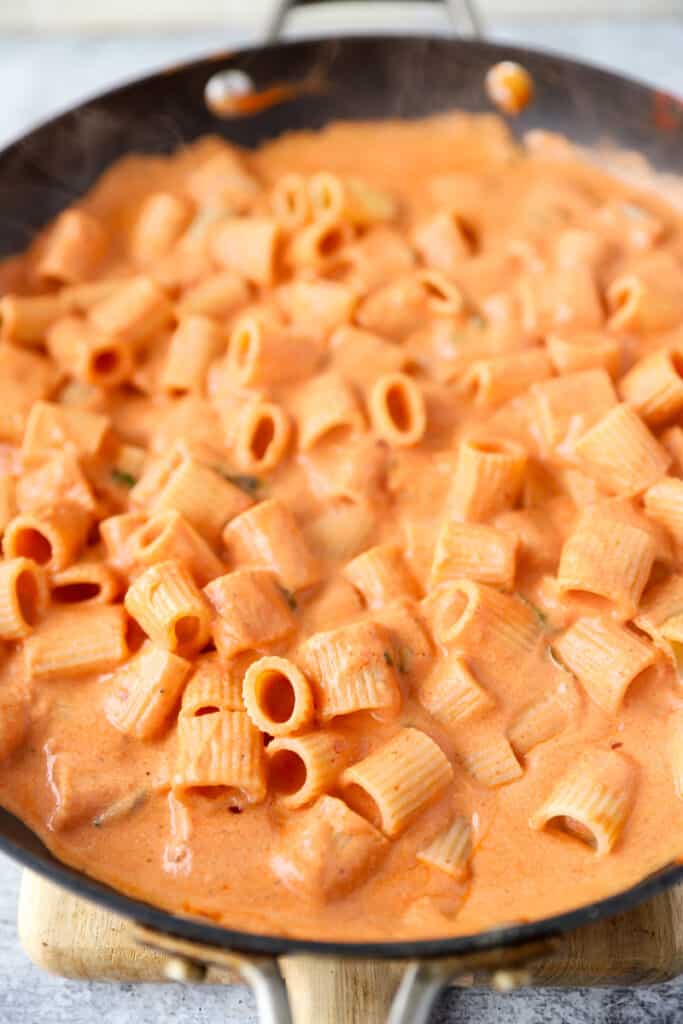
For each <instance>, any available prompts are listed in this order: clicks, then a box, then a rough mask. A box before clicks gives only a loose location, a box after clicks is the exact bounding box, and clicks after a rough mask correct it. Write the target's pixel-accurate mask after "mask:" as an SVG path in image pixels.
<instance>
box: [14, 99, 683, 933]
mask: <svg viewBox="0 0 683 1024" xmlns="http://www.w3.org/2000/svg"><path fill="white" fill-rule="evenodd" d="M273 98H274V99H278V98H279V97H273ZM267 100H268V102H270V101H271V97H270V96H268V97H267ZM249 102H250V103H253V102H254V101H253V98H252V99H250V100H249ZM259 102H260V99H259ZM264 102H265V100H264ZM237 112H238V113H239V112H241V110H238V111H237ZM558 141H559V140H557V139H553V138H551V137H538V136H537V137H536V139H535V144H534V146H533V147H528V148H527V147H525V146H520V145H519V144H517V143H516V142H514V141H513V140H512V139H511V138H510V136H509V135H508V133H507V130H506V128H505V127H504V125H503V123H502V122H501V121H500V120H499V119H497V118H496V117H493V116H479V117H473V116H466V115H462V114H453V115H448V116H439V117H435V118H432V119H429V120H424V121H421V122H414V123H405V122H384V123H376V124H337V125H333V126H331V127H329V128H327V129H326V130H324V131H322V132H319V133H318V132H316V133H313V132H310V133H297V134H292V135H285V136H283V137H282V138H280V139H278V140H276V141H274V142H271V143H269V144H267V145H265V146H263V147H262V148H261V149H259V150H258V151H256V152H253V153H251V152H249V153H247V152H244V153H243V152H240V151H238V150H236V149H234V148H232V147H230V146H228V145H227V144H226V143H224V142H222V141H220V140H218V139H215V138H207V139H203V140H201V141H199V142H197V143H196V144H194V145H192V146H190V147H188V148H187V149H184V150H182V151H180V152H179V153H178V154H177V155H175V156H173V157H172V158H169V159H165V158H157V157H137V156H131V157H128V158H126V159H124V160H122V161H121V162H120V163H119V164H117V165H116V166H115V167H113V168H112V169H111V170H110V171H108V172H107V174H106V175H105V176H104V177H103V178H102V180H101V181H100V182H99V183H98V185H97V186H96V187H95V188H94V189H93V191H92V192H91V193H90V194H89V195H88V196H86V197H85V198H84V199H83V200H82V202H81V203H80V204H79V205H78V206H77V207H75V208H73V209H72V210H70V211H68V212H67V213H65V214H63V215H62V216H61V217H60V218H59V219H58V220H57V221H56V222H55V224H54V225H52V226H50V227H49V228H48V229H47V230H46V231H45V232H44V233H43V234H42V235H41V236H40V237H39V238H38V239H37V240H36V241H35V243H34V244H33V246H32V247H31V249H30V250H29V251H28V252H27V253H26V254H25V255H24V256H23V257H21V258H18V259H17V258H15V259H14V260H13V261H11V263H10V264H8V265H7V268H6V269H3V271H2V275H1V279H2V280H3V283H4V288H5V294H4V297H3V298H2V299H1V300H0V317H1V318H2V326H1V333H2V338H1V340H0V345H1V347H2V360H3V367H4V368H5V373H4V376H3V381H2V382H1V383H0V389H1V391H2V404H1V407H0V436H1V438H2V447H1V450H0V455H1V460H0V469H1V470H2V474H1V476H0V526H1V527H2V530H3V533H4V536H3V561H2V563H0V636H1V637H2V660H1V662H0V676H1V681H0V756H1V761H0V802H2V804H3V805H4V806H5V807H7V808H8V809H10V810H11V811H13V812H14V813H15V814H17V815H19V816H20V817H21V818H22V819H23V820H24V821H25V822H27V824H28V825H29V826H30V827H31V828H32V829H34V830H35V831H36V832H37V833H38V834H39V835H40V836H41V837H42V838H43V840H44V841H45V842H46V844H47V845H48V846H49V847H50V849H51V850H53V851H54V853H55V854H56V855H57V856H58V857H59V858H61V859H62V860H64V861H66V862H68V863H70V864H72V865H74V866H75V867H77V868H79V869H81V870H83V871H85V872H87V873H88V874H89V875H92V876H93V877H96V878H99V879H102V880H104V881H106V882H107V883H109V884H111V885H112V886H114V887H115V888H118V889H120V890H122V891H123V892H126V893H128V894H131V895H133V896H135V897H138V898H142V899H144V900H147V901H149V902H151V903H154V904H157V905H159V906H162V907H165V908H167V909H169V910H171V911H174V912H177V913H181V914H188V915H194V916H199V917H203V918H208V919H210V920H212V921H214V922H218V923H220V924H224V925H226V926H229V927H231V928H236V929H242V930H246V931H253V932H262V933H263V932H266V933H277V934H282V935H290V936H298V937H307V938H321V939H322V938H325V939H342V940H355V941H359V940H365V939H389V938H391V939H397V938H406V937H427V936H445V935H458V934H468V933H472V932H476V931H478V930H480V929H485V928H489V927H491V926H494V925H500V924H503V923H511V922H523V921H530V920H534V919H537V918H539V917H542V916H546V915H551V914H556V913H558V912H561V911H565V910H568V909H570V908H573V907H577V906H579V905H581V904H585V903H589V902H591V901H593V900H597V899H600V898H602V897H605V896H608V895H610V894H612V893H615V892H617V891H619V890H621V889H624V888H625V887H627V886H630V885H632V884H634V883H636V882H637V881H639V880H640V879H642V878H643V877H644V876H645V875H647V874H648V873H649V872H651V871H654V870H656V869H657V868H660V867H662V866H663V865H665V864H667V863H670V862H671V861H673V860H676V859H678V858H679V857H680V855H681V852H682V851H683V840H681V836H683V802H682V801H681V793H682V792H683V691H682V690H681V684H680V682H679V669H678V667H677V657H678V653H679V649H680V648H679V645H680V643H681V642H683V618H682V613H683V564H682V562H681V553H682V551H683V547H682V545H683V527H682V526H681V523H682V522H683V479H682V477H683V429H682V426H681V417H682V416H683V362H682V360H683V355H682V354H681V353H682V352H683V347H682V346H683V231H682V224H681V217H680V215H679V214H678V212H676V211H675V210H674V209H673V208H671V207H669V206H667V205H666V203H665V202H664V201H662V200H661V198H660V197H658V196H657V195H655V194H654V193H649V192H646V191H644V190H640V191H636V189H635V188H634V187H633V186H629V185H627V184H625V183H622V182H620V181H618V180H616V179H612V178H610V177H608V176H607V175H606V174H604V173H603V172H602V171H600V170H598V169H596V168H595V167H593V166H591V165H590V164H589V163H588V162H587V161H585V160H584V159H583V158H582V157H580V156H579V155H578V154H577V153H575V152H573V151H572V150H571V148H570V147H569V146H567V145H563V144H558Z"/></svg>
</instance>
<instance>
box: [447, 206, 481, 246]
mask: <svg viewBox="0 0 683 1024" xmlns="http://www.w3.org/2000/svg"><path fill="white" fill-rule="evenodd" d="M453 222H454V224H455V226H456V227H457V229H458V231H459V232H460V234H461V235H462V236H463V238H464V239H465V241H466V242H467V245H468V247H469V250H470V252H472V253H475V252H477V250H478V249H479V232H478V231H477V229H476V228H475V226H474V224H473V223H472V221H470V220H465V218H464V217H461V216H460V214H458V213H454V214H453Z"/></svg>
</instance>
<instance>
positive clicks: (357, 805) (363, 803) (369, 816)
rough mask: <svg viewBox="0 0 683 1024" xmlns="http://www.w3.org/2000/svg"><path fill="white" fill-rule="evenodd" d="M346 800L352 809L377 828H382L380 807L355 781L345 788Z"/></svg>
mask: <svg viewBox="0 0 683 1024" xmlns="http://www.w3.org/2000/svg"><path fill="white" fill-rule="evenodd" d="M344 800H345V801H346V803H347V804H348V806H349V807H350V808H351V810H352V811H355V812H356V814H360V816H361V818H365V820H366V821H369V822H370V824H371V825H374V826H375V828H379V829H381V827H382V815H381V814H380V810H379V807H378V806H377V804H376V802H375V801H374V800H373V799H372V797H371V796H370V794H369V793H368V792H367V791H366V790H365V789H363V787H362V786H359V785H357V784H356V783H355V782H352V783H351V784H350V785H348V786H346V787H345V788H344Z"/></svg>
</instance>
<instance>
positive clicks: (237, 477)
mask: <svg viewBox="0 0 683 1024" xmlns="http://www.w3.org/2000/svg"><path fill="white" fill-rule="evenodd" d="M213 469H214V470H215V472H216V473H218V474H219V475H220V476H222V477H223V479H224V480H227V481H228V483H231V484H234V486H235V487H239V488H240V490H241V491H244V492H245V493H246V494H248V495H250V496H251V497H252V498H254V497H256V495H257V494H259V492H260V491H261V489H262V488H263V480H261V478H260V477H258V476H249V475H248V474H246V473H230V472H229V471H228V470H227V469H226V468H225V467H224V466H213Z"/></svg>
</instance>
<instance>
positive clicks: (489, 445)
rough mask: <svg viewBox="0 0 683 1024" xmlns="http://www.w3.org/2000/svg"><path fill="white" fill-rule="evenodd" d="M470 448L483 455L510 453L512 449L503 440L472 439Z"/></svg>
mask: <svg viewBox="0 0 683 1024" xmlns="http://www.w3.org/2000/svg"><path fill="white" fill-rule="evenodd" d="M469 446H470V448H474V450H475V451H477V452H481V453H482V455H510V454H511V449H510V448H508V446H507V445H506V444H504V443H503V442H501V441H470V442H469Z"/></svg>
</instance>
